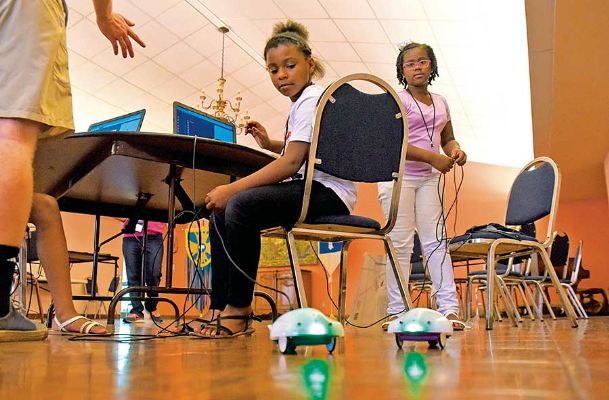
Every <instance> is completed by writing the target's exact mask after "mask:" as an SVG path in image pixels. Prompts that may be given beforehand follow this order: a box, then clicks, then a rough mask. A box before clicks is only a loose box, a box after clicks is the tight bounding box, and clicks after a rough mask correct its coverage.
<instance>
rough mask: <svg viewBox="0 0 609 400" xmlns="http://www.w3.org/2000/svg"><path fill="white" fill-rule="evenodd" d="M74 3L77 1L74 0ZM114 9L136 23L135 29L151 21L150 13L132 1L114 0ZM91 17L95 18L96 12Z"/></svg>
mask: <svg viewBox="0 0 609 400" xmlns="http://www.w3.org/2000/svg"><path fill="white" fill-rule="evenodd" d="M72 3H76V2H75V1H73V2H72ZM86 3H91V2H90V1H86ZM113 11H114V12H116V13H118V14H121V15H122V16H123V17H125V18H127V19H128V20H129V21H131V22H133V23H134V24H135V27H134V29H135V30H137V29H138V28H139V27H140V26H142V25H144V24H145V23H147V22H148V21H150V15H148V14H147V13H145V12H144V11H142V10H141V9H140V8H138V7H136V6H135V5H133V3H132V2H131V1H124V0H122V1H114V2H113ZM89 18H91V19H93V20H95V19H94V18H95V14H89Z"/></svg>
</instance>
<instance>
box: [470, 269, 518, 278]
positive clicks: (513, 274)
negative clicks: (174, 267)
mask: <svg viewBox="0 0 609 400" xmlns="http://www.w3.org/2000/svg"><path fill="white" fill-rule="evenodd" d="M495 273H496V274H497V275H503V274H505V269H503V270H501V269H496V270H495ZM485 275H486V270H480V271H472V272H470V273H469V276H485ZM508 276H511V277H515V278H522V274H521V273H520V272H515V271H510V273H508Z"/></svg>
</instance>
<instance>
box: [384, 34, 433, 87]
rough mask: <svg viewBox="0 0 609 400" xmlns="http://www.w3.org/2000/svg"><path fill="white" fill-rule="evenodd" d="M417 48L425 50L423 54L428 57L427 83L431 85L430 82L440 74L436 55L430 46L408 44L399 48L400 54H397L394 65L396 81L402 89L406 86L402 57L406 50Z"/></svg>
mask: <svg viewBox="0 0 609 400" xmlns="http://www.w3.org/2000/svg"><path fill="white" fill-rule="evenodd" d="M417 47H420V48H422V49H423V50H425V52H426V53H427V57H429V59H430V60H431V74H429V81H428V82H427V83H428V84H430V85H431V82H432V81H433V80H434V79H436V78H437V77H438V76H440V74H439V73H438V60H436V55H435V54H434V52H433V49H432V48H431V46H429V45H427V44H424V43H415V42H410V43H408V44H407V45H405V46H403V47H400V54H398V59H397V61H396V63H395V67H396V69H397V78H398V81H399V82H400V84H402V85H403V86H404V87H406V86H408V82H406V78H405V77H404V67H403V64H404V55H405V54H406V52H407V51H408V50H411V49H415V48H417Z"/></svg>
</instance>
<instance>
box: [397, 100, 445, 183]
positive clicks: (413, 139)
mask: <svg viewBox="0 0 609 400" xmlns="http://www.w3.org/2000/svg"><path fill="white" fill-rule="evenodd" d="M430 94H431V98H432V99H433V105H429V106H428V105H426V104H424V103H421V102H420V101H417V100H415V99H413V98H412V96H411V95H410V93H408V91H406V90H402V91H401V92H399V93H398V96H399V97H400V99H401V100H402V103H403V104H404V108H406V117H407V118H408V144H409V145H413V146H416V147H418V148H420V149H423V150H429V151H433V152H435V153H439V152H440V147H441V136H442V135H441V133H442V130H443V129H444V127H445V126H446V123H447V122H448V121H450V110H449V109H448V103H447V102H446V99H445V98H444V97H442V96H441V95H439V94H435V93H430ZM417 105H418V107H417ZM434 106H435V109H436V111H435V113H436V118H435V124H434V123H433V121H434ZM419 108H420V110H419ZM421 113H422V114H423V116H421ZM424 121H425V122H424ZM425 123H427V129H425ZM432 125H433V135H432ZM430 136H431V137H432V139H431V140H430ZM432 142H433V147H432V146H431V144H432ZM435 173H438V171H437V170H436V169H434V168H432V167H431V165H429V164H427V163H424V162H420V161H408V160H406V168H405V171H404V175H405V176H416V177H420V176H429V175H432V174H435Z"/></svg>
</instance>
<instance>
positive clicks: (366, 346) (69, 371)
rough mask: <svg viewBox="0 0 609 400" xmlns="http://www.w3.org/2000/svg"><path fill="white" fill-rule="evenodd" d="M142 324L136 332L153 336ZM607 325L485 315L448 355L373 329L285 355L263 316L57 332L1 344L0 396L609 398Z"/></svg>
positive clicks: (456, 339) (453, 342)
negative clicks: (194, 325) (202, 328)
mask: <svg viewBox="0 0 609 400" xmlns="http://www.w3.org/2000/svg"><path fill="white" fill-rule="evenodd" d="M149 323H150V322H147V323H146V325H145V326H143V327H142V325H140V327H142V328H138V329H136V330H135V331H138V332H152V330H153V327H152V326H150V325H148V324H149ZM120 332H129V327H128V326H125V325H123V326H121V329H120ZM608 332H609V318H607V317H602V318H593V319H590V320H588V321H580V326H579V328H577V329H572V328H570V327H569V324H568V322H567V321H565V320H558V321H547V322H544V323H539V322H525V323H524V324H523V325H522V326H521V327H519V328H513V327H510V326H509V325H508V323H507V322H502V323H497V324H496V325H495V330H493V331H490V332H488V331H486V330H485V329H484V325H483V323H482V321H480V323H478V324H475V325H474V327H473V328H472V329H470V330H467V331H465V332H462V333H456V334H455V335H454V336H453V337H452V338H450V339H449V340H448V344H447V347H446V349H445V350H444V351H440V350H437V349H429V348H428V345H427V344H426V343H417V344H414V345H410V346H405V348H404V350H403V351H402V350H398V349H397V347H396V345H395V342H394V338H393V337H392V336H391V335H389V334H386V333H383V332H382V331H381V329H380V328H379V327H378V326H377V327H372V328H369V329H355V328H352V327H349V328H347V336H346V338H345V340H344V343H342V344H340V347H339V348H338V349H337V351H336V352H335V355H334V356H329V355H328V354H327V352H326V350H325V348H324V347H323V346H317V347H310V348H298V354H297V355H291V356H284V355H281V354H280V353H279V352H278V350H277V348H276V346H275V345H274V344H273V343H272V342H271V341H270V340H269V339H268V330H267V328H266V326H264V325H263V324H258V325H257V332H256V333H255V334H254V335H253V336H252V337H249V338H238V339H232V340H215V341H210V340H201V339H195V338H188V337H182V338H168V339H160V340H152V341H142V342H135V343H116V342H89V341H87V342H85V341H70V340H68V338H66V337H62V336H57V335H53V336H50V337H49V339H48V340H47V341H46V342H30V343H4V344H0V399H2V400H5V399H6V400H18V399H218V400H220V399H222V400H224V399H308V398H311V399H313V398H315V399H321V398H328V399H368V400H380V399H406V398H415V399H453V398H454V399H461V398H463V399H466V398H468V399H491V398H492V399H495V398H497V399H502V398H505V399H508V398H509V399H542V398H551V399H607V398H609V340H608V339H609V334H608ZM324 382H327V397H324V396H323V388H324V384H323V383H324Z"/></svg>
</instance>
